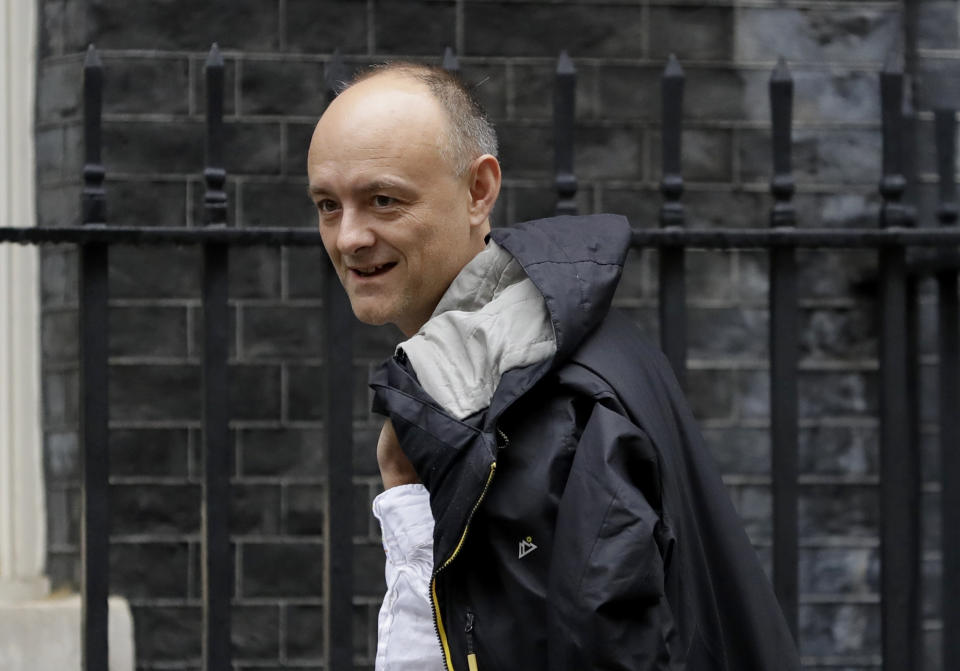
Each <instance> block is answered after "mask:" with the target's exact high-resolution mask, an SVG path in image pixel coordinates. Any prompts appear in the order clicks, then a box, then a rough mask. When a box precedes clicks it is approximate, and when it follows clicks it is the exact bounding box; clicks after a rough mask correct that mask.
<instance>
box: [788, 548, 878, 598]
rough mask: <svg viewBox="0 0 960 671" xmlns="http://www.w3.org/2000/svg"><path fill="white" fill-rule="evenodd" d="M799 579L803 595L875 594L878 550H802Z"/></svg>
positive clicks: (876, 590)
mask: <svg viewBox="0 0 960 671" xmlns="http://www.w3.org/2000/svg"><path fill="white" fill-rule="evenodd" d="M798 579H799V586H800V592H801V593H802V594H818V595H859V596H866V595H869V594H877V592H878V591H879V589H880V551H879V550H878V549H877V548H831V547H811V548H802V549H801V550H800V555H799V566H798Z"/></svg>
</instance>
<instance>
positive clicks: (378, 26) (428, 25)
mask: <svg viewBox="0 0 960 671" xmlns="http://www.w3.org/2000/svg"><path fill="white" fill-rule="evenodd" d="M374 12H376V18H375V20H374V47H375V51H376V53H378V54H417V55H428V56H437V57H440V56H442V55H443V50H444V48H446V47H452V46H455V45H456V41H457V37H456V3H455V2H453V0H408V1H407V2H403V3H398V2H390V0H377V2H376V3H375V5H374Z"/></svg>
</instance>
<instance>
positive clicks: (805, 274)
mask: <svg viewBox="0 0 960 671" xmlns="http://www.w3.org/2000/svg"><path fill="white" fill-rule="evenodd" d="M876 268H877V253H876V252H875V251H872V250H861V249H854V250H842V251H837V250H825V249H818V250H799V251H798V252H797V270H798V275H797V288H798V290H799V295H800V298H801V299H803V298H827V297H835V296H850V295H853V296H854V297H855V298H858V299H863V298H868V299H870V300H874V299H875V298H876V290H875V289H873V290H871V291H869V292H867V291H865V289H866V287H867V286H869V285H868V284H867V283H868V282H872V279H871V278H872V277H875V275H876Z"/></svg>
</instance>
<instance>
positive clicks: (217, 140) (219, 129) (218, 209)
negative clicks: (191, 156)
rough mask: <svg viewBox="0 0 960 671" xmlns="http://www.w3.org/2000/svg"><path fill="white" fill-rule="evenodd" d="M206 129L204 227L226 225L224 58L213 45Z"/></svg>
mask: <svg viewBox="0 0 960 671" xmlns="http://www.w3.org/2000/svg"><path fill="white" fill-rule="evenodd" d="M205 69H206V81H207V129H206V131H207V132H206V143H205V145H206V152H205V155H206V165H205V167H204V169H203V177H204V180H205V181H206V185H207V190H206V193H205V194H204V196H203V203H204V210H205V223H206V224H208V225H209V224H217V225H224V224H226V223H227V194H226V192H225V191H224V190H223V185H224V183H225V182H226V179H227V172H226V170H225V169H224V166H223V57H222V56H221V55H220V49H219V48H218V47H217V44H216V43H214V44H213V46H212V47H211V48H210V54H209V56H208V57H207V62H206V66H205Z"/></svg>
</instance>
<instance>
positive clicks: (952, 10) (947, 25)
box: [916, 0, 960, 49]
mask: <svg viewBox="0 0 960 671" xmlns="http://www.w3.org/2000/svg"><path fill="white" fill-rule="evenodd" d="M917 9H918V11H917V15H918V18H919V25H918V26H917V29H916V30H917V40H918V44H917V46H919V47H920V48H921V49H956V48H957V37H958V34H960V33H958V27H957V8H956V6H955V5H954V4H953V3H952V2H947V1H946V0H934V1H932V2H924V3H921V4H920V6H919V7H918V8H917Z"/></svg>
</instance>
